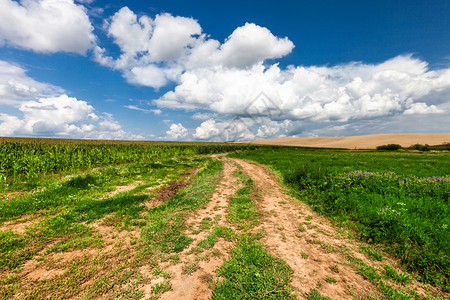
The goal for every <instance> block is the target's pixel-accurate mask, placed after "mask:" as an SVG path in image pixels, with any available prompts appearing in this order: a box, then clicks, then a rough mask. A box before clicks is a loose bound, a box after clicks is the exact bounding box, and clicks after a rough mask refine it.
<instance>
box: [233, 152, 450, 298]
mask: <svg viewBox="0 0 450 300" xmlns="http://www.w3.org/2000/svg"><path fill="white" fill-rule="evenodd" d="M231 156H233V157H237V158H243V159H249V160H253V161H256V162H259V163H262V164H267V165H270V166H271V167H272V169H273V170H275V172H276V173H277V174H278V175H279V176H280V177H281V178H282V179H283V181H284V183H285V184H287V185H288V186H290V188H291V191H292V192H293V194H294V195H295V196H296V197H298V198H299V199H301V200H303V201H306V202H307V203H308V204H310V205H311V206H312V208H313V209H314V210H315V211H316V212H319V213H321V214H324V215H326V216H328V217H329V218H331V219H332V220H334V221H335V223H336V224H343V225H344V224H345V226H350V227H351V229H353V230H354V231H356V233H357V235H358V237H359V238H360V239H362V240H363V241H366V242H369V243H374V244H377V245H381V246H383V248H384V249H385V250H387V251H389V252H390V253H392V254H394V255H396V256H397V257H398V258H400V260H401V261H402V263H403V264H404V266H405V267H406V269H407V270H408V271H409V272H412V273H415V274H417V276H418V278H419V279H420V280H422V281H424V282H429V283H433V284H435V285H437V286H439V287H441V288H442V289H443V290H444V291H450V256H449V254H450V205H449V201H450V171H449V168H448V166H449V165H450V154H449V153H445V152H442V153H429V152H397V151H396V152H377V151H338V150H326V151H325V150H315V151H313V150H305V149H296V148H284V149H277V150H270V149H266V150H264V149H260V150H251V151H244V152H242V153H235V154H232V155H231ZM367 253H368V255H369V256H372V258H373V259H381V257H379V256H378V255H377V254H376V253H375V252H370V251H367Z"/></svg>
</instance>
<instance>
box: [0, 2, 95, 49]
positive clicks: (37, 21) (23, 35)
mask: <svg viewBox="0 0 450 300" xmlns="http://www.w3.org/2000/svg"><path fill="white" fill-rule="evenodd" d="M0 7H1V8H2V9H1V10H0V43H5V42H6V43H7V44H10V45H12V46H15V47H19V48H25V49H31V50H34V51H37V52H47V53H54V52H59V51H62V52H73V53H79V54H85V53H86V51H87V50H89V49H90V48H92V46H93V45H94V43H95V36H94V34H93V32H92V31H93V26H92V25H91V23H90V21H89V17H88V16H87V13H86V9H85V7H84V6H82V5H77V4H75V3H74V2H73V1H72V0H22V1H21V2H20V3H19V2H16V1H12V0H0Z"/></svg>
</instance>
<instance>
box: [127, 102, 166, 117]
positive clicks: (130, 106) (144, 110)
mask: <svg viewBox="0 0 450 300" xmlns="http://www.w3.org/2000/svg"><path fill="white" fill-rule="evenodd" d="M124 107H126V108H128V109H131V110H138V111H142V112H144V113H146V114H148V113H152V114H154V115H157V116H159V115H161V113H162V110H160V109H145V108H140V107H137V106H135V105H125V106H124Z"/></svg>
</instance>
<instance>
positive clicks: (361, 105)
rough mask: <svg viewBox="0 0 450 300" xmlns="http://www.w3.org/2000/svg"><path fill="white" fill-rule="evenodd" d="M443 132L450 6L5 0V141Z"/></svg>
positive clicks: (448, 105)
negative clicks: (44, 138) (6, 137)
mask: <svg viewBox="0 0 450 300" xmlns="http://www.w3.org/2000/svg"><path fill="white" fill-rule="evenodd" d="M449 132H450V1H448V0H433V1H429V0H427V1H425V0H424V1H419V0H408V1H404V0H399V1H392V0H390V1H385V0H377V1H369V0H367V1H361V0H359V1H353V0H342V1H335V0H314V1H310V0H309V1H306V0H298V1H285V0H279V1H265V0H260V1H235V0H229V1H203V0H201V1H200V0H198V1H196V0H193V1H173V0H164V1H162V0H161V1H160V0H155V1H127V0H125V1H124V0H122V1H117V0H113V1H102V0H78V1H74V0H21V1H14V0H0V136H12V137H51V138H78V139H120V140H124V139H131V140H187V141H245V140H247V141H248V140H254V139H264V138H282V137H313V136H353V135H364V134H382V133H383V134H384V133H449Z"/></svg>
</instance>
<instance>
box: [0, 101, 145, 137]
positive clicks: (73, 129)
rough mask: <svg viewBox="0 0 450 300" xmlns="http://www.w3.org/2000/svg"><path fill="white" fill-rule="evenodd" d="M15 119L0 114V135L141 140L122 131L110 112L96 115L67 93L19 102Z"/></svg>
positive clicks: (85, 103) (82, 102)
mask: <svg viewBox="0 0 450 300" xmlns="http://www.w3.org/2000/svg"><path fill="white" fill-rule="evenodd" d="M19 111H20V112H22V114H23V117H22V118H19V117H16V116H11V115H7V114H0V128H1V130H0V134H1V135H5V136H43V137H54V136H58V137H65V138H97V139H105V138H107V139H141V138H143V137H142V136H139V135H134V134H131V133H129V132H125V131H124V130H123V129H122V126H121V125H120V124H119V123H118V122H117V121H116V120H115V119H114V117H113V116H112V115H111V114H107V113H103V114H101V115H100V116H99V115H97V114H96V113H95V110H94V108H93V107H92V106H91V105H89V104H88V103H87V102H86V101H82V100H78V99H76V98H73V97H68V96H67V95H61V96H58V97H51V98H40V99H38V100H35V101H25V102H22V103H21V105H20V107H19Z"/></svg>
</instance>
